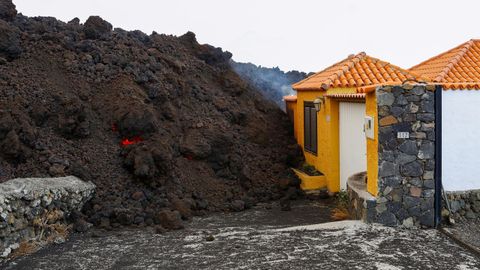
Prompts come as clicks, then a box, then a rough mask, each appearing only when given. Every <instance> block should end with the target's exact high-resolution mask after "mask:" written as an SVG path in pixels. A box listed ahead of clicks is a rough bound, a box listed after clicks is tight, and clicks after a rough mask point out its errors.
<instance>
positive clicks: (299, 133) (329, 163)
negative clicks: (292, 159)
mask: <svg viewBox="0 0 480 270" xmlns="http://www.w3.org/2000/svg"><path fill="white" fill-rule="evenodd" d="M332 93H356V89H354V88H336V89H329V90H328V91H298V92H297V103H296V106H297V108H296V109H295V128H296V138H297V141H298V144H299V145H300V146H301V147H302V148H303V147H304V130H303V125H304V115H303V113H304V109H303V106H304V102H305V101H307V102H313V100H315V99H316V98H317V97H321V96H323V95H325V94H332ZM342 101H344V100H342ZM339 102H340V100H338V99H334V98H328V97H327V98H325V104H324V105H323V106H322V109H321V111H320V112H318V114H317V127H318V131H317V136H318V143H317V145H318V149H317V154H316V155H315V154H312V153H310V152H308V151H304V155H305V159H306V161H307V163H309V164H311V165H313V166H315V168H316V169H317V170H318V171H320V172H322V173H323V174H324V175H325V177H326V181H327V188H328V190H329V191H331V192H338V191H340V146H339ZM365 102H366V112H365V114H366V115H369V116H373V117H374V120H375V126H374V128H375V130H374V134H375V139H374V140H372V139H367V175H368V183H367V190H368V192H370V193H371V194H372V195H377V188H378V187H377V184H378V183H377V182H378V180H377V179H378V115H377V101H376V96H375V93H374V92H373V93H369V94H367V97H366V101H365Z"/></svg>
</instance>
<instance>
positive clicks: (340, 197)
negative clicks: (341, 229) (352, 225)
mask: <svg viewBox="0 0 480 270" xmlns="http://www.w3.org/2000/svg"><path fill="white" fill-rule="evenodd" d="M336 201H337V205H336V207H335V208H334V209H333V210H332V212H331V218H332V219H333V220H335V221H338V220H345V219H349V218H350V214H349V212H348V205H349V203H350V201H349V198H348V193H347V192H346V191H340V192H339V193H337V195H336Z"/></svg>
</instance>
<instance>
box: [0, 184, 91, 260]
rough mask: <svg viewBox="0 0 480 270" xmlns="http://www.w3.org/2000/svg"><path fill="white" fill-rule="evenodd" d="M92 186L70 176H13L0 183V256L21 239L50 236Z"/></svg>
mask: <svg viewBox="0 0 480 270" xmlns="http://www.w3.org/2000/svg"><path fill="white" fill-rule="evenodd" d="M94 190H95V185H94V184H93V183H91V182H88V183H86V182H83V181H81V180H80V179H78V178H76V177H73V176H69V177H61V178H17V179H13V180H9V181H7V182H4V183H1V184H0V256H1V257H6V256H8V255H9V254H10V252H11V251H12V250H13V249H15V248H17V247H18V246H19V244H20V243H22V242H26V241H30V240H37V241H43V240H44V239H46V238H48V237H49V236H53V234H54V233H55V232H57V231H58V230H61V229H62V228H64V227H62V226H64V225H65V224H66V222H67V221H66V219H67V218H68V217H69V215H70V214H71V213H72V211H74V210H80V209H81V208H82V206H83V204H84V203H85V202H86V201H88V200H89V199H90V198H91V197H92V196H93V194H94ZM62 230H63V229H62Z"/></svg>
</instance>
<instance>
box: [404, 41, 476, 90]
mask: <svg viewBox="0 0 480 270" xmlns="http://www.w3.org/2000/svg"><path fill="white" fill-rule="evenodd" d="M410 71H412V72H415V73H417V74H421V75H422V76H424V77H426V78H427V79H429V80H430V81H431V82H433V83H438V84H441V85H442V86H443V88H444V89H479V90H480V40H476V39H472V40H469V41H467V42H465V43H463V44H461V45H459V46H457V47H455V48H453V49H451V50H448V51H446V52H444V53H442V54H439V55H437V56H434V57H432V58H430V59H428V60H426V61H424V62H422V63H420V64H418V65H416V66H414V67H412V68H410Z"/></svg>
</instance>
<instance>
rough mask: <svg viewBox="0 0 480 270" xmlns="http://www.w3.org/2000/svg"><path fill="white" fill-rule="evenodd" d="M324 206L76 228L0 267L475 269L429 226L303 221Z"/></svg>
mask: <svg viewBox="0 0 480 270" xmlns="http://www.w3.org/2000/svg"><path fill="white" fill-rule="evenodd" d="M327 211H329V207H327V206H324V205H323V204H321V203H306V204H302V203H300V204H297V205H294V207H293V210H292V211H291V212H281V211H279V210H277V209H276V208H275V209H273V210H268V209H263V208H258V209H255V210H250V211H246V212H242V213H234V214H223V215H222V214H218V215H214V216H210V217H207V218H198V219H195V220H194V221H193V222H191V223H190V224H189V226H188V228H186V229H185V230H181V231H176V232H171V233H166V234H163V235H156V234H154V233H153V232H152V231H150V230H148V229H147V230H146V229H143V230H140V229H138V230H123V231H118V232H109V233H105V234H104V235H103V236H101V237H90V236H86V235H75V236H73V237H72V238H71V239H70V240H69V241H67V242H66V243H64V244H61V245H57V246H52V247H50V248H47V249H44V250H41V251H40V252H38V253H36V254H34V255H31V256H27V257H24V258H20V259H18V260H16V261H13V262H10V263H8V264H6V265H3V268H5V269H459V270H460V269H480V260H479V258H477V257H475V256H474V255H473V254H470V253H469V252H467V251H466V250H464V249H463V248H461V247H459V246H457V245H456V244H455V243H453V242H451V241H450V240H449V239H447V238H445V237H444V236H443V235H441V234H440V233H438V232H437V231H436V230H404V229H398V228H397V229H393V228H387V227H382V226H373V225H366V224H363V223H360V222H356V221H345V222H335V223H323V224H318V225H316V224H313V225H309V223H310V224H311V223H315V222H316V221H318V222H323V221H325V220H324V219H325V216H326V212H327ZM293 224H302V226H296V227H294V226H292V225H293ZM209 236H213V239H212V237H209ZM207 239H208V240H211V241H207ZM0 266H1V265H0ZM0 268H2V267H0Z"/></svg>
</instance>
